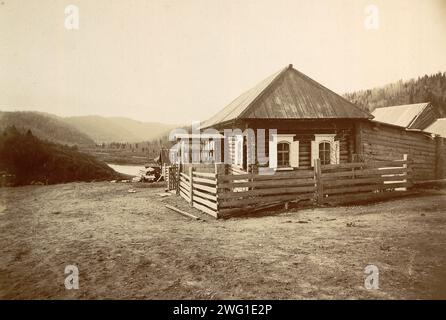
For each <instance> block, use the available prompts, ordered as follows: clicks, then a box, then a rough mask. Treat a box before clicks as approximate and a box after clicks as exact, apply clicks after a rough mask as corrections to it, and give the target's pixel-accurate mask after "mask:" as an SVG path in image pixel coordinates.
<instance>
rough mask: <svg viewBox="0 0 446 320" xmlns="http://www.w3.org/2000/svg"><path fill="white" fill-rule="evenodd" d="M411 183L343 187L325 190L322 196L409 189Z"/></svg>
mask: <svg viewBox="0 0 446 320" xmlns="http://www.w3.org/2000/svg"><path fill="white" fill-rule="evenodd" d="M410 186H411V183H409V182H398V183H389V184H382V183H378V184H371V185H366V186H352V187H344V188H335V189H325V190H324V194H328V195H330V194H339V193H342V194H345V193H360V192H364V191H374V190H384V189H391V188H406V187H410Z"/></svg>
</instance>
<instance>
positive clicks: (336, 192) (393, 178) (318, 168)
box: [169, 158, 412, 218]
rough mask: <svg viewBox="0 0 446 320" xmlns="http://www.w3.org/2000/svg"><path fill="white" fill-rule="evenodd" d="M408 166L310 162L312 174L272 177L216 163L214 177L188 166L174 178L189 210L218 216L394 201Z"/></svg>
mask: <svg viewBox="0 0 446 320" xmlns="http://www.w3.org/2000/svg"><path fill="white" fill-rule="evenodd" d="M408 165H409V162H408V161H407V158H406V159H404V160H395V161H373V162H355V163H345V164H339V165H321V164H320V161H319V159H316V161H315V164H314V168H313V169H312V170H302V171H291V172H276V173H275V174H273V175H259V174H255V173H246V172H244V171H241V170H237V171H235V170H234V168H233V167H228V166H226V167H225V165H216V166H215V172H214V173H209V172H199V171H197V170H195V169H194V168H193V167H189V168H188V169H189V170H188V172H181V173H179V174H178V173H177V172H176V171H175V174H177V176H178V181H179V183H178V184H177V193H178V194H179V195H180V196H181V197H183V198H184V199H185V200H186V201H187V202H189V204H190V205H191V206H192V207H195V208H197V209H199V210H201V211H203V212H205V213H207V214H210V215H212V216H213V217H216V218H218V217H227V216H231V215H233V214H235V213H240V212H247V211H248V212H249V211H255V210H258V209H260V208H266V207H271V206H275V205H279V204H284V205H285V206H286V207H287V206H288V204H289V203H296V202H299V203H300V202H304V203H307V204H320V205H324V204H330V205H333V204H346V203H350V202H358V201H373V200H380V199H386V198H389V197H395V196H397V195H399V194H404V193H405V191H407V189H408V188H410V187H411V186H412V179H411V172H412V171H411V169H410V168H408ZM198 170H199V169H198ZM227 172H229V174H226V173H227ZM170 177H171V178H172V177H173V174H171V175H170ZM169 184H172V183H171V182H169ZM397 193H398V194H397Z"/></svg>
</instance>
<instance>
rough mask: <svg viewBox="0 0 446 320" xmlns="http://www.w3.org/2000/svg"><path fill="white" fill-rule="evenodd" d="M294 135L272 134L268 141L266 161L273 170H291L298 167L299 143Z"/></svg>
mask: <svg viewBox="0 0 446 320" xmlns="http://www.w3.org/2000/svg"><path fill="white" fill-rule="evenodd" d="M295 136H296V135H295V134H272V135H271V136H270V140H269V150H268V159H269V164H268V166H269V167H270V168H273V169H274V170H276V169H277V170H293V168H297V167H299V141H294V137H295Z"/></svg>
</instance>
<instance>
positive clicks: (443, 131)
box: [424, 118, 446, 138]
mask: <svg viewBox="0 0 446 320" xmlns="http://www.w3.org/2000/svg"><path fill="white" fill-rule="evenodd" d="M424 131H426V132H429V133H435V134H438V135H439V136H440V137H443V138H446V118H440V119H437V120H436V121H435V122H434V123H432V124H431V125H430V126H429V127H427V128H426V129H424Z"/></svg>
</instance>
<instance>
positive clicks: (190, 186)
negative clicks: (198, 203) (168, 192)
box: [189, 166, 194, 206]
mask: <svg viewBox="0 0 446 320" xmlns="http://www.w3.org/2000/svg"><path fill="white" fill-rule="evenodd" d="M193 172H194V168H193V167H192V166H191V167H189V177H190V184H189V200H190V205H191V206H192V205H193V203H194V193H193V190H194V176H193V175H192V174H193Z"/></svg>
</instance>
